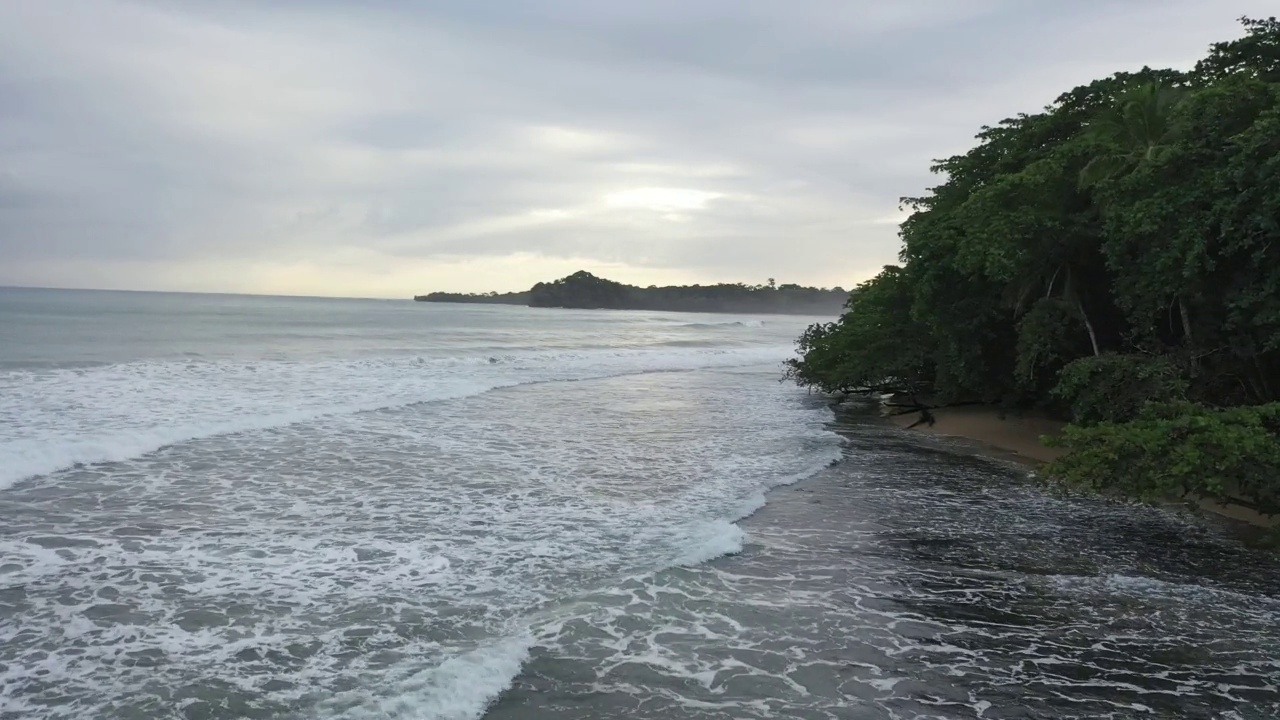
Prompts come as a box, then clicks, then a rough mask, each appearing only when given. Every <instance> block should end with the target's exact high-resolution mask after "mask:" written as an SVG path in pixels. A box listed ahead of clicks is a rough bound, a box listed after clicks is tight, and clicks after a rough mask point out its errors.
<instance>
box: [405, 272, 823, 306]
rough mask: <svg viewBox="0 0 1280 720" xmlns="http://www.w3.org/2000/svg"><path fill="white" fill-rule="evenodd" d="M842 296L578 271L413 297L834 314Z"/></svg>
mask: <svg viewBox="0 0 1280 720" xmlns="http://www.w3.org/2000/svg"><path fill="white" fill-rule="evenodd" d="M847 297H848V293H846V292H845V291H844V290H843V289H841V288H832V289H826V288H811V287H801V286H799V285H792V284H784V285H778V284H776V283H775V282H774V281H773V280H772V279H770V280H769V284H768V285H743V284H742V283H733V284H729V283H724V284H720V285H681V286H668V287H657V286H650V287H647V288H642V287H636V286H634V285H624V284H622V283H619V282H614V281H612V280H606V279H604V278H599V277H596V276H595V275H592V274H591V273H589V272H586V271H578V272H576V273H574V274H572V275H570V276H568V277H564V278H560V279H559V280H556V281H554V282H547V283H541V282H540V283H538V284H537V285H534V286H533V288H532V289H531V290H529V291H528V292H524V293H507V294H505V295H499V294H497V293H489V294H487V295H458V294H454V293H431V294H429V295H420V296H418V297H415V298H414V299H415V300H423V301H426V302H479V303H508V304H514V305H529V306H531V307H558V308H588V309H592V308H607V309H612V310H673V311H682V312H738V313H793V314H799V315H835V314H837V313H839V312H840V309H841V308H842V307H843V305H844V302H845V299H846V298H847Z"/></svg>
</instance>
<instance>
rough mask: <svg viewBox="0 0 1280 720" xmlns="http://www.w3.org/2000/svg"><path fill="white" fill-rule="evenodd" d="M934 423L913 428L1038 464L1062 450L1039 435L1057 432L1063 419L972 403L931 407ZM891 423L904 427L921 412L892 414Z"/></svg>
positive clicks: (990, 452)
mask: <svg viewBox="0 0 1280 720" xmlns="http://www.w3.org/2000/svg"><path fill="white" fill-rule="evenodd" d="M932 412H933V417H934V423H933V425H929V424H927V423H921V424H919V425H917V426H915V427H914V428H911V429H912V430H913V431H924V432H929V433H933V434H935V435H945V436H949V437H958V438H965V439H968V440H972V441H974V442H975V443H977V444H978V445H981V446H983V449H984V450H986V451H987V453H988V454H991V455H995V456H997V457H1001V458H1004V459H1009V460H1015V461H1018V462H1021V463H1024V464H1027V465H1031V466H1038V465H1040V464H1042V463H1046V462H1049V461H1050V460H1053V459H1054V458H1057V457H1061V456H1062V454H1063V450H1061V449H1059V448H1049V447H1045V446H1044V445H1043V444H1042V443H1041V442H1040V438H1041V437H1042V436H1044V435H1057V434H1058V433H1060V432H1062V428H1063V427H1064V426H1065V425H1066V423H1064V422H1061V421H1059V420H1052V419H1049V418H1047V417H1044V416H1040V415H1033V414H1015V413H1011V412H1010V413H1004V412H1001V411H1000V410H999V409H997V408H992V407H983V406H973V407H954V408H940V409H938V410H933V411H932ZM889 419H890V420H891V421H892V422H893V424H895V425H897V426H898V427H902V428H905V427H907V426H909V425H911V424H912V423H914V422H916V421H918V420H919V419H920V413H914V412H913V413H909V414H906V415H893V416H890V418H889Z"/></svg>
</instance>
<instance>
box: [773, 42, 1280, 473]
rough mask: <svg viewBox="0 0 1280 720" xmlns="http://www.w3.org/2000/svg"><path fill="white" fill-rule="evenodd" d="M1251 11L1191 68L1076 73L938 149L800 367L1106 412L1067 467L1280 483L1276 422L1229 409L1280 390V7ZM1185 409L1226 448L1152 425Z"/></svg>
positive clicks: (840, 376)
mask: <svg viewBox="0 0 1280 720" xmlns="http://www.w3.org/2000/svg"><path fill="white" fill-rule="evenodd" d="M1242 22H1243V25H1244V36H1243V37H1241V38H1238V39H1235V40H1231V41H1228V42H1223V43H1218V44H1216V45H1214V46H1212V47H1211V48H1210V51H1209V55H1208V57H1206V58H1205V59H1204V60H1202V61H1201V62H1200V63H1198V64H1197V65H1196V67H1195V68H1194V69H1192V70H1190V71H1187V72H1182V71H1176V70H1156V69H1151V68H1144V69H1143V70H1141V71H1139V72H1135V73H1117V74H1115V75H1112V76H1110V77H1107V78H1103V79H1100V80H1097V81H1095V82H1093V83H1090V84H1088V85H1085V86H1082V87H1077V88H1075V89H1073V90H1071V91H1069V92H1067V93H1065V94H1063V95H1061V96H1060V97H1059V98H1058V99H1057V100H1056V101H1055V102H1053V103H1052V104H1051V105H1049V106H1048V107H1047V108H1045V109H1044V110H1043V111H1041V112H1038V113H1033V114H1024V115H1019V116H1017V117H1014V118H1010V119H1007V120H1003V121H1001V122H1000V123H999V124H997V125H995V126H992V127H985V128H983V129H982V131H981V132H980V133H979V134H978V136H977V139H978V144H977V146H976V147H974V148H973V149H972V150H970V151H969V152H967V153H965V154H963V155H958V156H955V157H951V158H947V159H945V160H940V161H938V162H937V163H936V165H935V166H934V168H933V169H934V171H935V172H937V173H939V174H941V175H942V176H943V178H944V180H943V182H942V183H941V184H940V185H938V186H937V187H934V188H932V189H931V190H930V191H929V192H928V193H927V194H925V195H924V196H922V197H916V198H904V199H903V204H904V206H905V207H906V208H908V209H910V210H911V211H912V213H911V215H910V217H909V218H908V219H907V220H906V221H905V222H904V223H903V224H902V227H901V237H902V241H903V246H902V251H901V260H902V263H903V264H902V266H901V267H898V266H894V267H889V268H886V269H885V271H884V272H883V273H882V274H880V275H879V276H877V277H876V278H874V279H872V280H871V281H869V282H867V283H864V284H863V285H861V286H860V287H859V290H858V296H861V297H863V298H866V299H865V300H860V299H858V296H855V299H854V300H853V301H852V302H851V304H850V305H849V308H848V311H847V313H846V315H845V316H844V317H842V318H841V319H840V320H839V321H837V322H836V323H832V324H828V325H821V326H815V327H814V328H811V329H810V331H809V332H808V333H806V334H805V336H804V337H803V338H801V340H800V343H799V345H800V350H801V353H802V359H800V360H798V361H796V362H794V363H793V364H792V368H791V372H792V374H793V376H794V377H795V378H796V379H797V380H798V381H799V382H801V383H805V384H809V385H813V386H817V387H820V388H823V389H826V390H847V391H848V390H860V389H896V390H905V391H909V392H916V393H927V394H929V395H930V396H932V397H934V398H937V399H938V400H939V401H984V402H999V403H1002V404H1005V405H1018V406H1024V407H1027V406H1035V407H1041V408H1045V409H1048V410H1050V411H1054V412H1059V413H1061V414H1063V415H1065V416H1069V417H1070V418H1071V419H1073V420H1075V421H1076V422H1078V423H1080V424H1082V425H1090V424H1096V423H1104V424H1103V425H1099V426H1098V429H1096V430H1095V429H1088V430H1085V429H1080V430H1075V431H1073V433H1074V434H1071V435H1069V436H1068V438H1069V443H1068V446H1069V447H1070V448H1071V449H1072V450H1073V452H1072V456H1071V457H1073V458H1075V459H1073V460H1068V461H1064V462H1063V463H1060V464H1059V465H1057V466H1056V468H1057V470H1056V471H1057V472H1061V473H1062V474H1063V475H1064V476H1071V477H1073V478H1076V479H1080V478H1082V477H1084V476H1085V475H1090V474H1091V473H1096V477H1098V478H1112V479H1117V480H1116V482H1117V483H1118V482H1119V480H1118V478H1121V477H1124V465H1123V464H1121V463H1130V462H1132V463H1137V464H1138V465H1137V466H1141V467H1146V466H1143V465H1141V463H1142V462H1149V463H1151V466H1150V468H1151V470H1150V472H1149V473H1146V474H1143V473H1137V474H1135V475H1133V476H1130V477H1129V479H1128V481H1127V482H1130V483H1137V484H1139V485H1141V486H1142V487H1151V488H1154V487H1157V486H1160V487H1164V486H1166V485H1169V484H1170V483H1173V484H1176V485H1178V486H1179V487H1184V488H1187V487H1189V488H1192V490H1193V491H1195V492H1208V493H1210V494H1212V492H1211V491H1212V489H1213V488H1212V487H1211V486H1209V485H1205V484H1204V483H1212V482H1216V481H1215V480H1212V479H1202V480H1201V481H1200V483H1199V484H1196V483H1191V482H1190V479H1189V474H1193V473H1195V472H1201V471H1208V470H1210V469H1211V468H1216V472H1218V473H1219V475H1220V476H1232V477H1236V479H1237V480H1239V482H1238V483H1237V486H1239V487H1244V488H1246V489H1247V488H1248V487H1252V485H1251V483H1252V481H1246V480H1245V479H1244V476H1243V475H1239V474H1238V473H1241V472H1243V470H1242V468H1244V467H1246V466H1250V463H1253V465H1254V466H1256V467H1261V468H1265V469H1266V471H1265V472H1263V471H1260V472H1262V474H1263V475H1265V474H1266V472H1270V474H1271V477H1272V478H1275V479H1273V480H1272V481H1271V483H1272V486H1271V487H1272V488H1273V489H1274V487H1277V486H1280V464H1276V457H1275V453H1274V452H1272V451H1271V450H1266V451H1265V452H1263V451H1262V449H1261V448H1263V447H1264V446H1265V445H1266V443H1263V442H1262V441H1261V438H1262V437H1263V435H1264V434H1266V433H1265V432H1264V431H1262V430H1258V429H1257V428H1256V427H1255V426H1254V425H1248V424H1247V423H1243V421H1237V420H1238V418H1240V417H1243V416H1241V415H1239V414H1235V415H1232V414H1230V413H1241V412H1245V411H1243V410H1239V411H1237V410H1222V408H1235V407H1237V406H1251V405H1252V406H1262V405H1264V404H1265V403H1271V402H1274V401H1276V400H1280V23H1278V22H1277V21H1276V20H1275V19H1274V18H1272V19H1268V20H1249V19H1245V20H1243V21H1242ZM1153 402H1154V403H1165V404H1163V405H1161V406H1160V407H1163V408H1166V411H1167V409H1168V408H1180V410H1179V411H1178V412H1175V413H1173V414H1172V415H1171V416H1168V417H1165V416H1162V417H1161V419H1160V420H1158V421H1157V420H1155V419H1153V418H1152V417H1150V416H1148V415H1145V414H1143V413H1145V412H1146V411H1145V410H1144V407H1146V406H1147V404H1148V403H1153ZM1171 402H1172V403H1174V404H1172V405H1170V404H1168V403H1171ZM1187 403H1198V404H1196V405H1191V404H1187ZM1266 407H1271V406H1266ZM1193 408H1194V410H1193ZM1214 408H1217V409H1214ZM1258 412H1263V411H1261V410H1259V411H1258ZM1268 412H1272V411H1268ZM1179 413H1183V414H1179ZM1222 413H1226V414H1222ZM1166 415H1169V413H1168V412H1166ZM1267 417H1272V418H1274V412H1273V414H1272V415H1269V416H1267ZM1259 422H1262V421H1259ZM1117 423H1120V424H1117ZM1159 423H1166V424H1167V423H1172V425H1166V424H1159ZM1179 423H1181V424H1179ZM1188 423H1189V424H1191V425H1195V423H1202V424H1203V425H1204V428H1206V429H1203V433H1207V435H1202V434H1198V433H1201V430H1194V431H1192V430H1187V432H1188V433H1190V434H1187V435H1186V436H1185V437H1187V438H1192V439H1194V441H1195V442H1199V441H1200V440H1202V439H1204V438H1210V439H1209V440H1206V442H1211V443H1217V445H1215V447H1217V448H1218V450H1217V451H1216V452H1217V454H1216V455H1215V454H1214V453H1212V452H1209V451H1208V450H1205V449H1204V448H1201V450H1200V451H1199V452H1201V454H1200V455H1196V456H1195V458H1194V459H1188V458H1187V457H1185V456H1182V455H1177V454H1176V453H1172V452H1171V449H1170V447H1169V446H1168V445H1167V444H1159V443H1155V442H1154V441H1153V440H1152V441H1150V442H1149V441H1148V440H1149V439H1150V438H1148V436H1151V437H1154V436H1155V435H1157V434H1159V432H1163V431H1164V430H1171V429H1174V428H1182V427H1184V425H1185V424H1188ZM1215 423H1216V425H1215ZM1158 424H1159V425H1158ZM1157 425H1158V431H1157V429H1156V428H1157ZM1219 426H1221V427H1219ZM1246 426H1247V427H1248V428H1251V429H1249V430H1248V432H1247V433H1246V431H1245V430H1244V429H1241V428H1245V427H1246ZM1188 427H1190V426H1189V425H1188ZM1195 427H1200V425H1195ZM1210 427H1212V428H1213V429H1207V428H1210ZM1268 432H1270V433H1271V434H1270V436H1269V437H1270V441H1271V442H1273V443H1274V442H1275V437H1274V429H1272V430H1270V431H1268ZM1259 433H1261V434H1259ZM1245 434H1247V435H1248V437H1249V438H1252V439H1253V440H1258V442H1257V443H1253V442H1252V441H1249V442H1246V441H1245V440H1244V439H1243V438H1244V435H1245ZM1144 438H1148V439H1144ZM1187 442H1192V440H1188V441H1187ZM1124 443H1129V444H1126V445H1124V448H1123V451H1121V445H1122V444H1124ZM1135 453H1136V454H1137V455H1135ZM1223 453H1225V454H1226V455H1223ZM1136 456H1140V457H1141V458H1142V460H1141V462H1140V461H1139V460H1135V457H1136ZM1085 458H1089V459H1088V460H1087V461H1086V459H1085ZM1121 458H1123V459H1121ZM1175 458H1177V459H1175ZM1173 463H1181V464H1180V465H1178V466H1177V468H1173V467H1170V465H1171V464H1173ZM1108 468H1109V469H1108ZM1144 472H1145V471H1144ZM1161 473H1164V474H1161ZM1259 477H1261V476H1259ZM1157 478H1158V479H1157ZM1173 478H1177V481H1176V482H1175V481H1174V480H1173ZM1100 481H1101V482H1110V481H1109V480H1100ZM1259 482H1261V481H1259ZM1161 483H1163V484H1164V485H1161ZM1131 489H1132V488H1131ZM1272 491H1273V490H1268V491H1267V492H1272ZM1249 492H1254V491H1249ZM1258 492H1261V491H1258ZM1139 494H1145V493H1139ZM1254 494H1255V495H1256V492H1255V493H1254Z"/></svg>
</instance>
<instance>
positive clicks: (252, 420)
mask: <svg viewBox="0 0 1280 720" xmlns="http://www.w3.org/2000/svg"><path fill="white" fill-rule="evenodd" d="M791 352H792V350H791V348H788V347H784V346H768V347H752V348H736V349H698V350H694V349H661V350H632V351H600V350H588V351H579V352H524V353H517V354H509V355H505V356H503V357H501V358H498V357H494V358H493V360H495V361H497V362H491V361H490V358H489V357H487V356H468V357H458V358H432V359H424V358H415V357H394V358H384V359H359V360H343V361H336V360H335V361H317V362H271V361H258V362H251V363H231V362H219V363H205V362H139V363H129V364H122V365H112V366H107V367H95V368H88V369H75V370H66V369H63V370H49V371H41V372H36V371H22V372H10V373H7V374H4V375H0V489H3V488H6V487H9V486H11V485H12V484H13V483H15V482H18V481H20V480H23V479H25V478H30V477H33V476H38V475H44V474H47V473H51V472H55V471H57V470H61V469H65V468H68V467H72V466H75V465H77V464H88V463H98V462H118V461H121V460H126V459H129V458H133V457H138V456H140V455H143V454H146V453H148V452H153V451H155V450H158V449H160V448H162V447H164V446H167V445H171V444H174V443H179V442H183V441H187V440H193V439H197V438H202V437H210V436H215V435H223V434H228V433H237V432H245V431H252V430H262V429H266V428H272V427H280V426H285V425H290V424H294V423H299V422H306V421H310V420H314V419H316V418H319V417H323V416H327V415H340V414H350V413H356V412H362V411H369V410H375V409H379V408H387V407H397V406H403V405H409V404H414V403H421V402H433V401H440V400H447V399H453V398H459V397H467V396H473V395H477V394H480V393H483V392H487V391H489V390H493V389H497V388H502V387H510V386H514V385H521V384H527V383H537V382H547V381H565V380H583V379H591V378H601V377H611V376H618V375H629V374H639V373H647V372H662V371H678V370H693V369H701V368H717V367H734V366H747V365H756V364H761V363H772V362H778V361H779V360H781V359H782V358H785V357H787V356H789V354H790V353H791Z"/></svg>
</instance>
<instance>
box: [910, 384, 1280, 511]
mask: <svg viewBox="0 0 1280 720" xmlns="http://www.w3.org/2000/svg"><path fill="white" fill-rule="evenodd" d="M930 412H931V413H932V414H933V417H934V422H933V424H932V425H929V424H928V423H921V424H919V425H916V426H915V427H913V428H909V427H908V426H910V425H911V424H912V423H915V422H916V421H918V420H919V419H920V413H918V412H911V413H907V414H905V415H889V416H886V418H885V419H887V420H888V421H889V422H890V423H892V424H893V425H895V426H897V427H899V428H901V429H903V430H907V429H910V430H911V431H913V432H914V431H917V430H919V431H924V432H927V433H929V434H931V435H938V436H941V437H950V438H958V439H961V440H967V441H969V442H970V443H972V444H973V447H974V450H975V451H976V452H977V453H979V454H982V455H985V456H987V457H992V458H996V459H1000V460H1011V461H1013V462H1017V463H1019V464H1021V465H1024V466H1026V467H1028V468H1030V469H1032V470H1035V469H1037V468H1039V467H1040V466H1042V465H1044V464H1045V463H1047V462H1050V461H1052V460H1054V459H1056V458H1059V457H1062V456H1063V455H1064V454H1066V451H1065V450H1063V449H1062V448H1051V447H1045V446H1044V445H1043V444H1042V443H1041V442H1040V438H1041V436H1044V435H1049V436H1053V435H1058V434H1060V433H1061V432H1062V429H1063V428H1064V427H1066V426H1067V423H1066V422H1063V421H1061V420H1054V419H1052V418H1049V417H1047V416H1045V415H1042V414H1037V413H1019V412H1014V411H1003V410H1001V409H999V408H994V407H989V406H981V405H978V406H965V407H953V408H939V409H936V410H931V411H930ZM1169 504H1170V505H1177V506H1179V507H1194V508H1198V509H1200V510H1202V511H1205V512H1208V513H1212V514H1214V515H1217V516H1219V517H1224V518H1228V519H1230V520H1234V521H1236V522H1241V523H1245V524H1248V525H1251V526H1254V527H1258V528H1280V516H1267V515H1263V514H1261V513H1259V512H1257V511H1256V510H1253V509H1251V508H1248V507H1245V506H1243V505H1235V504H1223V503H1219V502H1214V501H1212V500H1208V499H1204V498H1201V499H1200V500H1198V501H1189V502H1180V501H1171V502H1170V503H1169Z"/></svg>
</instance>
